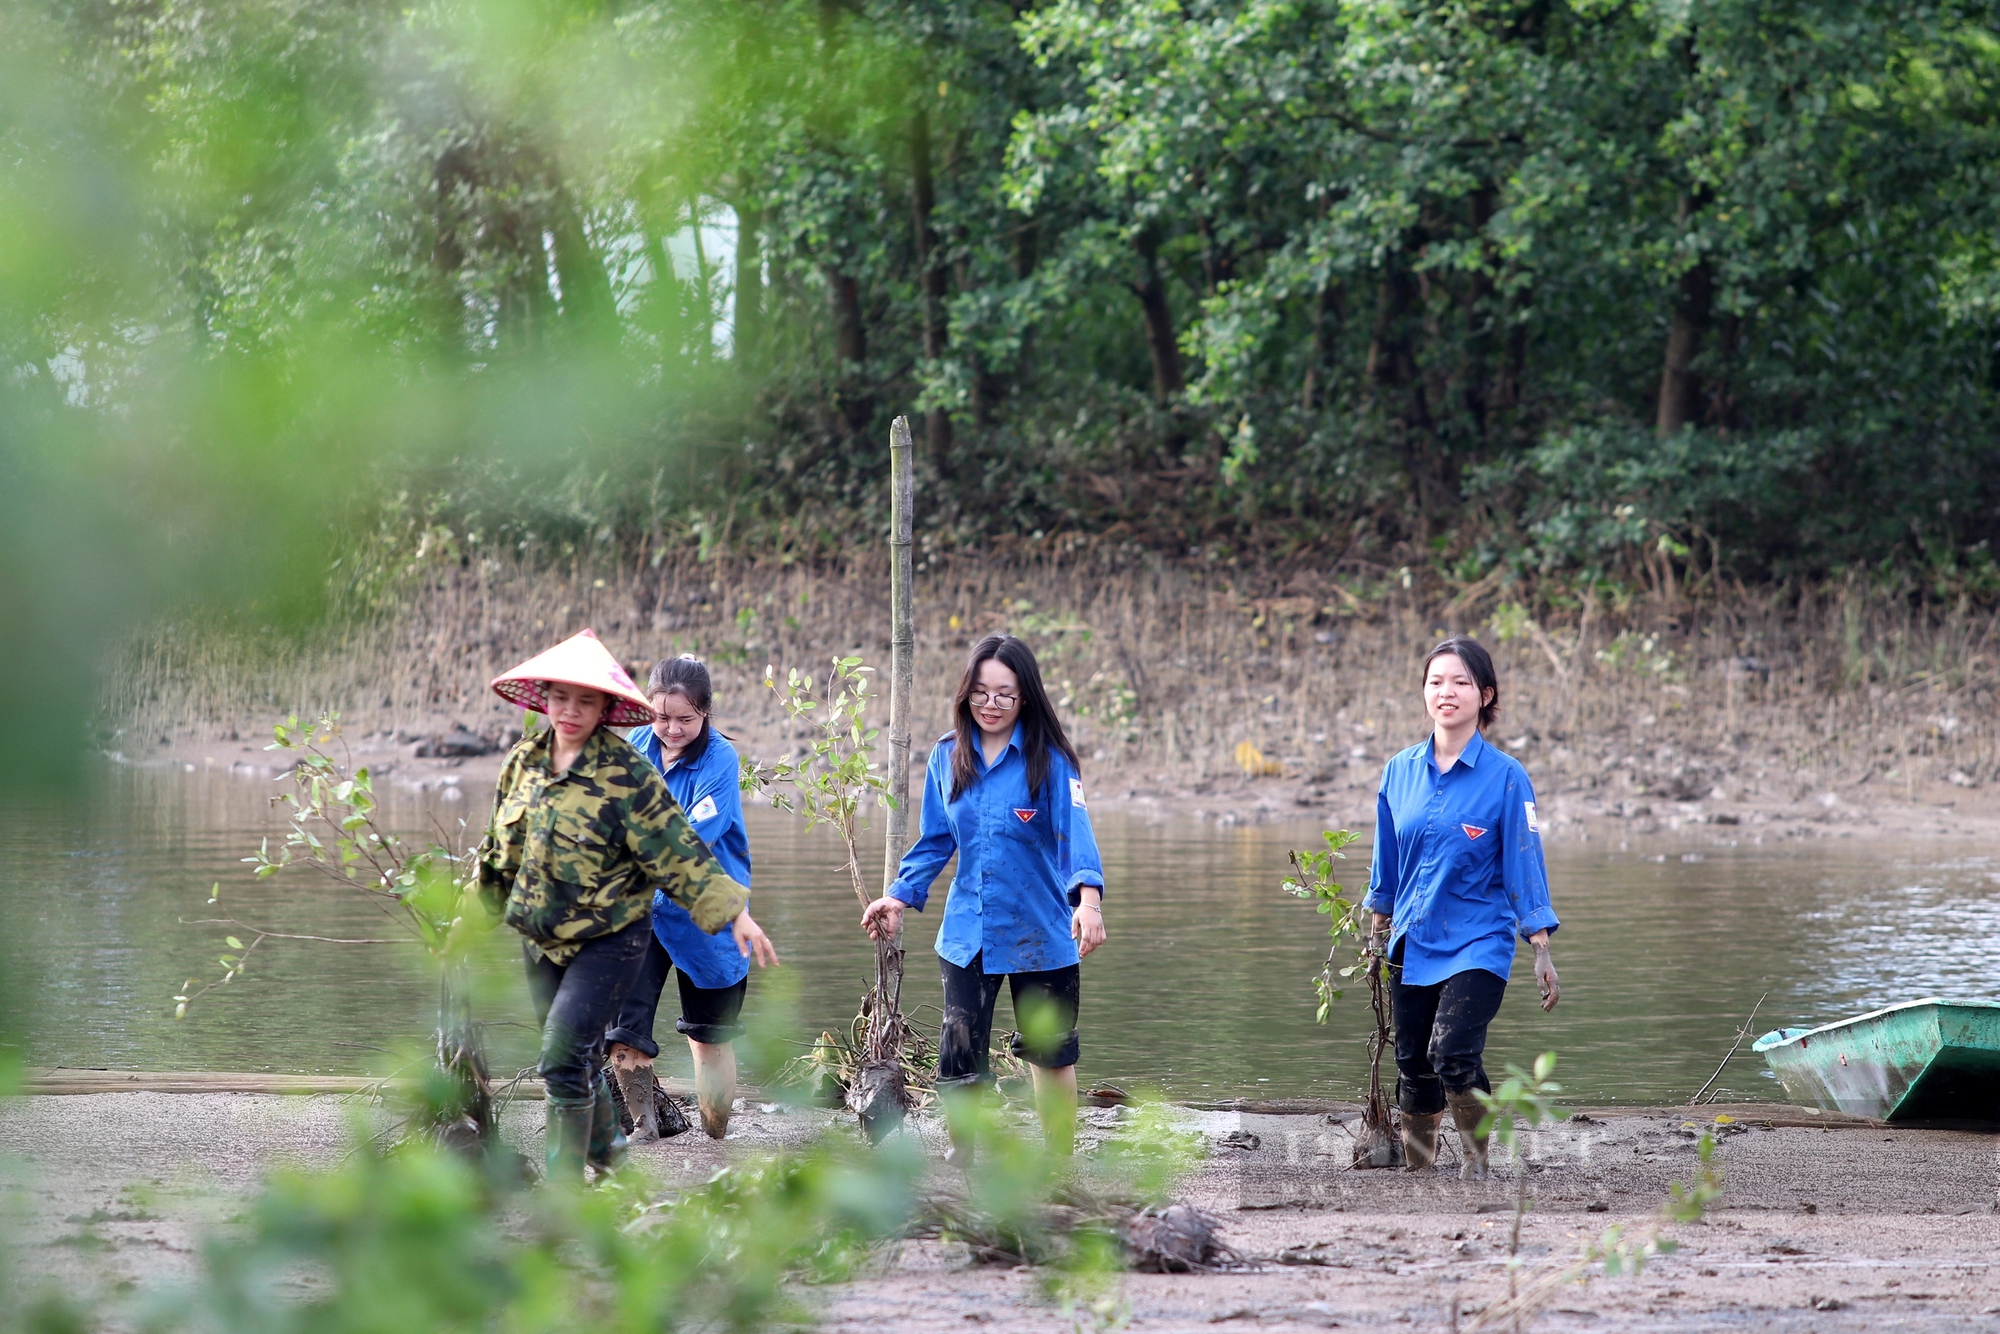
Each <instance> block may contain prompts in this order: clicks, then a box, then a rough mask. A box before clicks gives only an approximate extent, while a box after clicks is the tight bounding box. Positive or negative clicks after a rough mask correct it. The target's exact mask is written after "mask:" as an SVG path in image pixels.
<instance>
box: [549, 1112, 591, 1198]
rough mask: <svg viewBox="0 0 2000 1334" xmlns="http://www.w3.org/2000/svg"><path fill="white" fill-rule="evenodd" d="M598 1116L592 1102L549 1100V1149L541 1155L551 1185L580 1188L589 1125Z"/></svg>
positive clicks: (588, 1137) (586, 1154)
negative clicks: (545, 1162)
mask: <svg viewBox="0 0 2000 1334" xmlns="http://www.w3.org/2000/svg"><path fill="white" fill-rule="evenodd" d="M596 1115H597V1100H596V1099H595V1098H550V1099H549V1100H548V1106H547V1119H548V1145H547V1147H546V1149H545V1151H544V1156H545V1158H546V1161H547V1165H548V1167H547V1175H546V1176H545V1177H543V1180H544V1181H546V1182H547V1183H548V1184H550V1185H564V1186H581V1185H582V1184H583V1164H584V1159H585V1158H586V1157H587V1156H588V1154H589V1152H590V1123H591V1122H592V1121H593V1120H594V1119H595V1118H596Z"/></svg>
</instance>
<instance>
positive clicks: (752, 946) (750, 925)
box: [729, 908, 778, 968]
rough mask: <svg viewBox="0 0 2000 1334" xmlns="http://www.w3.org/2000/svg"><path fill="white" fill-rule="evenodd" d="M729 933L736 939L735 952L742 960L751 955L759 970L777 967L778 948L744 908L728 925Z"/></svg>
mask: <svg viewBox="0 0 2000 1334" xmlns="http://www.w3.org/2000/svg"><path fill="white" fill-rule="evenodd" d="M729 929H730V932H731V933H732V934H733V935H734V936H735V937H736V952H737V953H738V954H741V955H742V956H743V957H744V958H746V959H748V958H751V957H752V956H753V955H754V956H755V958H756V960H757V966H758V967H759V968H776V967H777V966H778V947H777V946H776V945H773V944H772V943H771V938H770V937H769V936H767V935H765V934H764V928H763V927H761V926H758V925H757V919H756V918H754V917H752V916H751V915H750V910H749V909H748V908H745V909H744V910H743V911H742V912H740V913H737V914H736V920H735V921H733V922H731V923H730V924H729Z"/></svg>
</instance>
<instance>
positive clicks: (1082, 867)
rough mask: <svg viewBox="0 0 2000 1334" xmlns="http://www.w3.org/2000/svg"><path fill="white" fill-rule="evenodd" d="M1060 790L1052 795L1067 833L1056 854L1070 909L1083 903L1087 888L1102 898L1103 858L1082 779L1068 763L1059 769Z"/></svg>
mask: <svg viewBox="0 0 2000 1334" xmlns="http://www.w3.org/2000/svg"><path fill="white" fill-rule="evenodd" d="M1060 778H1061V780H1062V783H1061V787H1060V788H1059V789H1058V791H1056V793H1055V794H1054V799H1055V801H1056V802H1058V803H1059V806H1058V809H1060V810H1062V811H1063V812H1064V813H1065V814H1066V816H1067V819H1066V820H1065V821H1064V825H1065V827H1066V833H1065V836H1064V838H1063V840H1062V844H1061V847H1060V848H1059V849H1058V851H1057V856H1058V858H1059V859H1060V865H1059V866H1058V868H1057V869H1058V870H1059V871H1060V872H1061V873H1062V877H1063V887H1064V888H1065V889H1066V890H1068V891H1069V901H1070V906H1072V907H1074V906H1076V905H1077V904H1079V903H1081V902H1083V889H1084V887H1085V886H1086V885H1088V886H1090V887H1091V888H1093V889H1095V890H1096V891H1097V894H1098V897H1099V898H1102V897H1104V858H1103V857H1102V856H1100V855H1099V853H1098V851H1097V831H1096V830H1094V829H1092V828H1091V826H1090V807H1089V806H1088V805H1087V804H1086V803H1085V802H1084V799H1083V778H1082V776H1081V775H1079V774H1078V773H1077V772H1076V771H1075V770H1074V769H1071V768H1070V767H1069V765H1068V764H1067V763H1065V764H1063V765H1062V766H1061V773H1060Z"/></svg>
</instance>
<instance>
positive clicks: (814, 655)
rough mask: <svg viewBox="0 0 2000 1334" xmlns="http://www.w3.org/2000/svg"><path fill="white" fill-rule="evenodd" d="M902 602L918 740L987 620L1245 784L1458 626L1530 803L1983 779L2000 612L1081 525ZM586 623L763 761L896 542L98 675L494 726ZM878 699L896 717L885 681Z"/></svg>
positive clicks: (1361, 732) (1192, 760)
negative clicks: (1479, 657) (674, 667)
mask: <svg viewBox="0 0 2000 1334" xmlns="http://www.w3.org/2000/svg"><path fill="white" fill-rule="evenodd" d="M916 604H917V615H918V626H917V636H918V650H917V664H916V681H917V688H918V693H917V701H918V705H917V709H916V714H915V726H916V733H917V737H918V740H919V743H920V744H919V750H920V752H921V751H922V750H923V749H925V747H924V746H923V745H922V744H921V743H922V741H923V739H924V737H925V736H926V735H929V736H931V737H935V736H937V735H939V734H941V733H942V732H943V731H944V730H945V729H946V728H947V727H948V725H949V717H948V712H949V701H950V699H951V694H952V690H953V687H954V685H955V683H956V680H957V677H958V674H959V671H960V669H961V667H962V665H963V661H964V657H965V654H966V651H967V649H968V647H969V646H970V645H971V643H972V642H973V641H974V640H975V639H976V638H977V637H978V636H979V635H981V634H984V633H986V632H988V631H994V630H1005V631H1008V632H1011V633H1014V634H1018V635H1020V636H1022V637H1023V638H1025V639H1027V640H1028V641H1029V642H1030V643H1031V644H1033V645H1034V647H1035V649H1036V651H1037V653H1038V654H1039V655H1040V657H1041V660H1042V663H1043V668H1044V673H1045V676H1046V677H1047V679H1048V682H1049V685H1050V689H1051V691H1052V692H1053V693H1054V695H1055V696H1056V698H1057V699H1058V700H1059V701H1060V702H1061V703H1062V705H1063V712H1064V715H1065V718H1066V720H1067V721H1068V723H1069V725H1070V727H1071V729H1072V734H1073V736H1074V738H1075V739H1076V741H1077V744H1078V747H1079V749H1080V750H1081V752H1082V755H1083V758H1084V761H1085V768H1086V772H1087V773H1088V774H1089V775H1090V778H1091V782H1092V785H1093V788H1094V789H1095V790H1098V791H1107V790H1112V791H1115V790H1118V789H1120V788H1121V787H1122V788H1129V789H1138V788H1147V787H1153V786H1157V785H1160V784H1163V783H1165V784H1171V785H1174V786H1182V787H1185V786H1190V785H1191V786H1193V787H1195V788H1196V789H1197V790H1199V789H1200V788H1201V786H1202V785H1203V784H1204V783H1206V782H1210V781H1212V780H1216V779H1219V778H1222V777H1224V776H1228V775H1240V774H1241V772H1242V770H1241V768H1239V747H1241V745H1242V743H1245V742H1248V743H1250V745H1251V747H1253V748H1254V749H1255V750H1256V751H1257V752H1258V753H1259V754H1261V755H1263V756H1265V757H1267V758H1268V759H1269V760H1272V761H1275V762H1276V765H1277V767H1279V768H1280V769H1281V770H1282V772H1283V773H1285V774H1286V775H1290V776H1295V777H1303V778H1306V779H1308V780H1310V781H1315V782H1318V783H1320V784H1323V785H1331V786H1340V785H1342V784H1346V785H1349V786H1352V785H1358V784H1361V783H1363V782H1366V783H1368V784H1371V785H1372V781H1373V775H1374V774H1375V773H1377V772H1379V766H1380V763H1381V761H1382V759H1383V758H1384V757H1385V756H1386V755H1387V754H1390V753H1393V751H1394V750H1395V749H1397V748H1399V747H1401V746H1403V745H1406V744H1409V743H1411V742H1412V741H1415V740H1418V739H1421V737H1422V736H1423V734H1424V732H1425V727H1424V724H1423V718H1422V708H1421V702H1420V699H1419V697H1418V688H1417V675H1418V669H1419V665H1420V663H1421V661H1422V655H1423V653H1424V651H1425V650H1426V648H1427V647H1428V646H1429V645H1430V644H1431V643H1432V642H1434V641H1435V640H1436V639H1437V638H1439V637H1441V636H1442V635H1444V634H1445V633H1447V632H1461V633H1472V634H1476V635H1478V636H1479V637H1480V638H1481V639H1482V640H1484V641H1485V642H1486V643H1487V644H1488V645H1489V646H1490V647H1491V648H1492V649H1493V650H1494V655H1495V659H1496V661H1497V663H1498V665H1499V668H1500V671H1501V682H1502V701H1501V702H1502V706H1503V713H1502V717H1501V720H1500V722H1499V723H1498V725H1497V726H1496V727H1495V728H1494V729H1493V731H1492V732H1491V733H1490V735H1491V737H1492V739H1494V740H1495V741H1497V742H1498V743H1499V744H1501V745H1502V746H1503V747H1505V748H1507V749H1509V750H1513V751H1518V752H1521V753H1522V754H1523V756H1524V758H1526V759H1528V761H1529V762H1530V764H1531V766H1532V767H1533V769H1534V771H1535V773H1536V775H1537V778H1538V781H1539V782H1540V783H1541V785H1542V788H1543V792H1544V795H1545V796H1547V795H1549V793H1550V792H1551V790H1552V789H1553V790H1559V791H1568V792H1572V793H1585V794H1592V795H1595V796H1597V797H1601V798H1603V799H1604V800H1606V801H1607V802H1624V803H1626V804H1627V805H1628V806H1631V805H1632V804H1634V803H1635V802H1638V801H1641V800H1651V801H1654V802H1659V801H1667V802H1678V803H1696V802H1700V801H1704V800H1709V799H1711V798H1712V797H1713V796H1715V795H1717V794H1719V795H1720V796H1722V797H1726V798H1734V797H1739V796H1751V795H1759V794H1761V795H1764V796H1768V797H1777V798H1782V799H1787V800H1797V799H1801V798H1804V797H1806V796H1808V795H1811V794H1818V793H1825V792H1834V793H1836V794H1845V795H1846V796H1848V797H1853V798H1854V799H1856V800H1860V799H1863V798H1861V797H1857V796H1855V795H1854V794H1855V792H1856V791H1857V790H1860V789H1864V788H1865V789H1867V792H1868V794H1869V795H1868V797H1867V798H1866V799H1880V798H1879V797H1877V796H1876V795H1875V794H1881V796H1888V797H1899V798H1903V799H1911V800H1913V799H1915V798H1917V797H1918V796H1919V795H1920V793H1922V792H1924V791H1927V790H1930V789H1934V788H1935V787H1936V786H1937V785H1939V784H1946V785H1949V784H1953V783H1956V784H1960V785H1971V784H1980V783H1984V782H1988V781H1993V780H1995V779H2000V729H1996V727H1995V725H1994V721H1993V708H1992V704H1993V700H1994V697H1995V690H1996V687H2000V641H1996V634H1995V627H1996V621H2000V614H1996V613H1992V612H1986V611H1979V610H1975V609H1971V608H1967V607H1963V606H1958V607H1947V608H1942V609H1940V608H1935V607H1931V608H1926V607H1924V606H1923V605H1921V604H1920V603H1917V602H1915V601H1913V600H1912V599H1911V598H1910V597H1908V596H1905V595H1903V594H1900V593H1893V592H1884V591H1880V590H1876V589H1873V588H1871V587H1870V586H1869V585H1868V584H1866V583H1864V582H1862V581H1860V580H1858V579H1857V580H1848V581H1844V582H1841V583H1838V584H1834V585H1828V586H1821V587H1798V586H1791V587H1787V588H1785V589H1783V590H1776V591H1764V592H1756V591H1748V590H1741V589H1739V590H1737V591H1735V592H1734V593H1730V594H1725V595H1722V596H1719V597H1714V598H1710V599H1709V600H1706V601H1702V602H1689V601H1687V600H1686V599H1685V598H1684V597H1683V598H1679V599H1675V598H1673V597H1664V598H1663V597H1654V598H1650V599H1649V598H1644V597H1639V598H1634V599H1632V600H1629V601H1626V602H1624V603H1623V604H1622V605H1614V604H1613V603H1611V602H1609V601H1600V600H1598V599H1596V598H1594V597H1592V598H1585V599H1583V600H1581V601H1577V600H1574V599H1572V600H1571V601H1570V604H1569V605H1568V606H1566V607H1557V608H1554V609H1550V608H1548V607H1543V608H1541V609H1540V610H1539V611H1538V613H1537V614H1536V615H1533V616H1531V615H1530V614H1529V612H1528V611H1527V610H1526V609H1525V608H1524V607H1522V606H1520V605H1517V604H1515V603H1512V602H1509V601H1508V600H1507V595H1506V592H1505V590H1504V589H1500V588H1498V587H1497V586H1496V587H1482V586H1474V587H1472V588H1470V589H1463V590H1457V591H1453V590H1449V589H1446V590H1442V591H1440V590H1436V589H1426V588H1425V587H1424V586H1423V585H1422V584H1421V583H1418V584H1417V585H1416V586H1415V587H1411V588H1405V587H1403V586H1402V582H1401V581H1400V580H1399V579H1398V578H1396V577H1395V576H1393V575H1391V576H1389V577H1387V578H1382V579H1379V580H1377V581H1374V582H1370V581H1369V580H1367V579H1359V580H1357V579H1355V578H1351V577H1347V576H1345V575H1342V576H1339V577H1336V576H1335V575H1334V574H1332V573H1328V572H1324V571H1317V570H1309V569H1300V570H1293V571H1280V570H1272V569H1254V570H1253V569H1241V568H1234V567H1231V566H1229V565H1227V564H1225V563H1220V562H1216V563H1205V562H1201V561H1198V560H1189V561H1184V562H1171V561H1163V560H1159V559H1155V558H1152V557H1149V556H1146V555H1144V554H1134V553H1132V552H1131V551H1129V550H1127V551H1120V550H1117V549H1115V548H1113V547H1109V546H1106V545H1103V544H1093V543H1088V542H1084V541H1082V540H1081V539H1078V540H1075V541H1072V542H1068V543H1065V542H1061V541H1048V542H1041V543H1023V544H1021V545H1020V546H1018V547H1013V548H1003V549H1001V550H999V551H997V552H995V553H993V554H992V555H991V556H990V557H989V558H987V559H971V558H965V557H944V558H936V559H933V560H930V561H927V562H925V563H924V564H923V566H922V567H921V568H920V569H919V570H918V573H917V585H916ZM586 626H589V627H592V628H593V629H595V630H596V632H597V634H598V635H599V636H600V637H601V638H603V639H604V641H605V642H606V644H607V645H609V646H610V647H611V648H612V650H613V652H615V653H616V654H618V655H619V657H620V658H621V659H622V660H624V661H626V662H627V663H628V664H629V665H630V666H631V668H632V670H633V673H634V675H635V676H640V677H642V678H643V674H644V671H645V670H646V668H647V667H648V666H649V665H650V664H651V662H652V661H653V660H655V659H656V658H658V657H661V656H665V655H669V654H675V653H682V652H692V653H696V654H698V655H700V656H702V657H704V658H706V659H707V660H708V662H709V664H710V667H711V669H712V671H713V674H714V678H715V682H716V699H717V710H718V713H717V721H718V724H719V725H720V726H721V727H722V728H723V730H725V731H727V732H729V733H731V734H732V735H734V736H736V737H738V738H739V740H742V741H743V742H744V743H745V745H746V746H747V747H748V748H750V749H751V750H752V751H753V752H754V751H760V750H766V749H767V748H770V749H771V751H772V752H773V753H774V751H775V749H782V748H783V746H784V745H785V743H786V742H787V741H788V740H790V738H789V737H788V736H787V735H786V729H787V723H786V721H785V719H784V716H783V714H782V712H781V710H780V709H779V708H778V702H777V700H776V698H775V696H774V695H773V693H772V692H771V691H768V690H765V689H763V688H762V684H761V683H762V680H763V676H764V671H765V667H766V665H767V664H769V665H771V666H773V667H775V668H776V670H777V672H778V675H779V677H780V679H782V678H783V675H784V672H785V669H786V668H788V667H798V668H800V669H802V670H810V669H814V668H819V669H824V667H825V666H826V665H827V663H828V660H829V659H830V658H832V657H833V656H835V655H837V654H846V653H859V654H861V655H863V656H864V657H865V658H866V659H867V661H868V662H870V663H871V664H877V665H879V666H880V667H882V668H883V669H886V667H887V664H888V638H889V606H888V578H887V566H886V558H885V555H884V554H883V553H880V552H875V551H867V552H857V553H855V554H853V555H852V556H851V557H849V558H848V559H847V560H845V561H844V562H842V563H840V564H838V565H836V566H832V567H828V566H806V565H802V564H791V565H786V564H781V563H775V562H770V561H755V560H748V559H732V558H718V559H713V560H709V561H701V560H698V559H695V558H694V556H693V555H692V554H689V555H686V556H679V557H674V556H663V557H655V558H654V560H652V561H650V562H647V563H644V564H622V565H621V564H619V563H616V562H610V561H607V562H604V563H600V564H588V563H584V562H582V561H577V562H573V563H571V564H568V565H565V566H540V567H529V566H526V565H523V564H520V563H509V562H507V561H501V560H492V559H487V560H481V561H475V562H471V563H468V564H464V565H449V566H443V567H438V568H433V569H430V570H428V571H425V572H423V573H421V574H420V575H417V576H413V577H412V578H411V579H410V580H409V582H408V583H407V585H406V586H405V587H404V588H403V590H402V592H401V594H400V596H399V597H398V598H397V599H396V600H395V601H394V602H393V604H392V605H391V606H390V607H389V608H388V609H386V610H383V611H379V612H374V613H370V614H366V615H361V614H357V615H351V616H343V617H336V618H334V619H333V620H331V621H329V622H328V623H327V624H326V625H324V626H323V627H322V628H321V629H319V630H318V631H315V632H313V633H311V634H308V635H305V636H303V637H286V636H279V635H276V634H272V633H266V632H259V631H252V630H243V629H221V628H216V627H213V626H206V625H202V624H197V623H194V622H190V621H188V620H173V621H163V622H161V623H159V624H156V625H154V626H153V627H151V628H150V629H148V630H147V631H146V632H145V633H143V634H142V635H140V636H138V637H137V638H135V639H134V640H133V641H131V642H130V643H129V645H127V647H126V649H125V650H124V651H123V652H122V653H121V654H120V655H119V656H118V657H117V659H116V660H115V661H114V662H112V663H111V664H109V667H108V670H107V672H106V676H105V689H104V694H103V699H104V704H103V709H102V722H103V739H104V744H105V745H106V746H107V748H115V749H122V750H125V751H126V752H127V753H129V754H133V755H135V756H139V755H143V754H145V753H146V750H147V748H148V747H152V746H158V745H160V744H162V742H163V741H168V742H171V741H174V740H178V739H183V738H204V739H205V738H214V737H225V738H226V737H232V736H236V735H239V734H240V735H241V736H243V737H244V738H245V739H249V738H250V737H251V735H252V734H253V733H255V734H258V735H261V734H262V733H263V732H264V731H265V730H266V729H267V728H268V725H269V724H270V723H271V722H272V721H275V720H279V719H282V718H283V717H284V716H285V715H287V714H290V713H293V712H296V713H299V714H300V715H301V716H304V715H307V714H311V713H314V712H317V711H318V710H320V709H325V708H332V709H338V710H339V711H340V712H341V713H342V715H343V716H344V717H345V718H346V719H347V721H348V725H349V727H350V729H353V730H357V731H359V732H363V733H368V732H375V733H384V732H399V733H402V734H404V735H405V736H414V735H420V734H424V733H427V732H430V731H434V730H437V729H439V728H441V727H442V726H444V725H445V724H446V723H447V722H460V723H463V724H465V725H467V726H469V727H471V728H472V729H473V730H475V731H477V730H488V731H494V730H498V729H501V728H504V727H505V726H507V725H508V724H510V723H515V722H518V714H517V713H514V712H512V711H510V710H509V709H508V708H507V707H506V706H505V705H503V704H502V703H501V701H499V700H498V699H496V698H495V697H493V696H492V695H491V694H490V692H489V691H488V690H487V688H486V682H487V681H488V680H489V679H490V678H491V677H493V676H494V675H496V674H497V673H499V672H500V671H502V670H504V669H505V668H507V667H509V666H511V665H513V664H514V663H516V662H518V661H520V660H521V659H522V658H524V657H526V656H528V655H529V654H530V653H533V652H535V651H537V650H539V649H540V648H543V647H545V646H547V645H548V644H550V643H553V642H555V641H556V640H558V639H561V638H563V637H564V636H567V635H569V634H572V633H574V632H576V631H577V630H580V629H583V628H584V627H586ZM885 692H886V687H885ZM880 713H881V715H882V717H881V721H882V722H883V723H884V724H886V721H887V705H886V699H885V700H884V701H883V703H882V705H881V706H880ZM925 729H928V733H926V730H925ZM1933 795H1935V794H1934V793H1933ZM1661 813H1662V814H1664V813H1665V812H1664V811H1663V812H1661Z"/></svg>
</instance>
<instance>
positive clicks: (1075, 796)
mask: <svg viewBox="0 0 2000 1334" xmlns="http://www.w3.org/2000/svg"><path fill="white" fill-rule="evenodd" d="M1069 804H1070V805H1072V806H1082V805H1083V780H1082V779H1081V778H1072V779H1070V780H1069Z"/></svg>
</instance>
